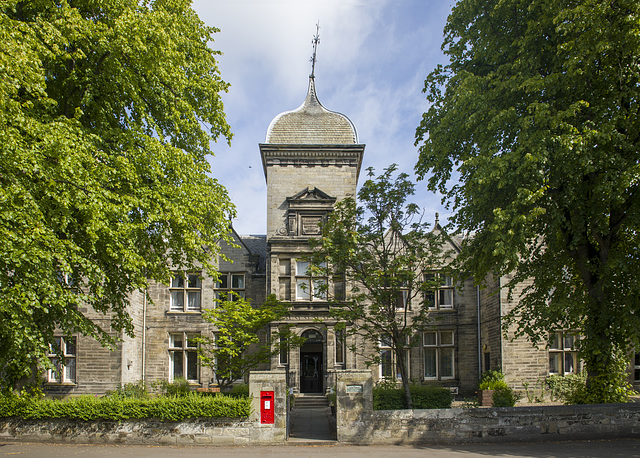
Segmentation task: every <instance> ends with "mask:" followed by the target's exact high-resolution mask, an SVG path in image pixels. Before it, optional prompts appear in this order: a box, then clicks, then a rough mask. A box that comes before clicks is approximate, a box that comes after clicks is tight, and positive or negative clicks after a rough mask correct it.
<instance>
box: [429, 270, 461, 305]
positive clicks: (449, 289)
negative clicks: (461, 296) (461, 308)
mask: <svg viewBox="0 0 640 458" xmlns="http://www.w3.org/2000/svg"><path fill="white" fill-rule="evenodd" d="M429 277H433V279H434V280H435V279H441V281H440V286H439V287H437V288H429V289H427V290H426V292H425V293H424V303H425V305H426V306H427V308H428V309H429V310H455V300H454V298H455V286H454V284H453V283H454V282H453V277H452V276H451V275H448V274H445V273H443V272H429V273H427V274H425V277H424V281H425V282H429V281H431V278H429ZM430 294H432V295H433V301H431V300H430V299H428V296H429V295H430ZM444 294H447V296H450V299H451V303H450V304H445V303H444Z"/></svg>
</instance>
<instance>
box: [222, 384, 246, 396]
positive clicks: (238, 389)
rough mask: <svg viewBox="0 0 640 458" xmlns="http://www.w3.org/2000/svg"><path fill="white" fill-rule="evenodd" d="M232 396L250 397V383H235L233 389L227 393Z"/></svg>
mask: <svg viewBox="0 0 640 458" xmlns="http://www.w3.org/2000/svg"><path fill="white" fill-rule="evenodd" d="M226 394H227V395H228V396H231V397H232V398H248V397H249V385H247V384H246V383H243V384H241V385H233V387H232V388H231V391H229V392H228V393H226Z"/></svg>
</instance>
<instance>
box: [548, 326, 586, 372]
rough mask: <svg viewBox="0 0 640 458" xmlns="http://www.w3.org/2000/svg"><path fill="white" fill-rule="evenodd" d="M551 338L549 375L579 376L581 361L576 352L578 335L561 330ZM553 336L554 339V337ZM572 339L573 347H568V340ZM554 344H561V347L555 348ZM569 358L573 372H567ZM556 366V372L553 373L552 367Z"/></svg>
mask: <svg viewBox="0 0 640 458" xmlns="http://www.w3.org/2000/svg"><path fill="white" fill-rule="evenodd" d="M550 334H551V335H550V336H549V347H548V351H547V353H548V360H549V375H563V376H564V375H567V374H577V373H579V372H580V360H579V359H578V350H576V348H575V346H576V342H577V341H578V335H577V334H576V333H575V332H573V331H569V330H566V329H560V330H558V331H555V332H553V333H550ZM552 336H553V337H552ZM568 337H571V339H572V344H571V346H567V345H566V339H567V338H568ZM554 342H559V343H560V344H561V345H558V346H556V347H554ZM552 357H553V358H554V359H556V358H557V359H556V361H557V363H556V364H554V363H552ZM567 357H571V364H572V365H573V370H570V371H567V370H566V366H567ZM554 366H555V369H557V370H556V371H552V367H554Z"/></svg>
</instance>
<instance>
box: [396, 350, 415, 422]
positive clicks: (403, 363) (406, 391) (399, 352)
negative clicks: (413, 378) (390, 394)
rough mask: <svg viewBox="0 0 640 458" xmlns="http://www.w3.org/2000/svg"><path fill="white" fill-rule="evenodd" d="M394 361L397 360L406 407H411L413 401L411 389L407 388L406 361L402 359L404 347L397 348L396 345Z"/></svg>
mask: <svg viewBox="0 0 640 458" xmlns="http://www.w3.org/2000/svg"><path fill="white" fill-rule="evenodd" d="M395 351H396V361H398V368H399V369H400V377H401V378H402V388H403V389H404V397H405V399H406V401H407V409H413V402H412V400H411V391H410V390H409V374H408V373H407V363H406V361H405V359H404V353H405V349H404V348H398V346H396V350H395Z"/></svg>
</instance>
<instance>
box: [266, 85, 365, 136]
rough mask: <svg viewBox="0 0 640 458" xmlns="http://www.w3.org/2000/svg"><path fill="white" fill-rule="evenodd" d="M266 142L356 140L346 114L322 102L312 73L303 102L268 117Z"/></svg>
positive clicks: (354, 131)
mask: <svg viewBox="0 0 640 458" xmlns="http://www.w3.org/2000/svg"><path fill="white" fill-rule="evenodd" d="M265 143H272V144H274V143H275V144H289V145H292V144H294V145H295V144H297V145H348V144H356V143H358V134H357V133H356V128H355V126H354V125H353V123H352V122H351V120H350V119H349V118H347V117H346V116H345V115H343V114H341V113H337V112H335V111H330V110H327V109H326V108H325V107H323V106H322V104H321V103H320V101H319V100H318V96H317V95H316V84H315V77H314V76H313V74H312V75H311V76H310V77H309V90H308V91H307V97H306V99H305V100H304V103H303V104H302V105H301V106H300V107H299V108H297V109H295V110H293V111H286V112H284V113H281V114H279V115H278V116H276V117H275V118H274V119H273V121H271V124H270V125H269V129H268V130H267V138H266V140H265Z"/></svg>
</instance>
